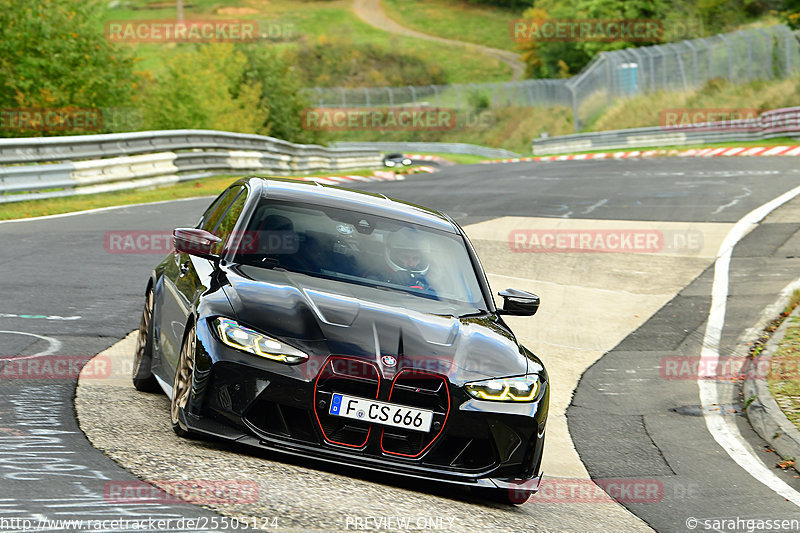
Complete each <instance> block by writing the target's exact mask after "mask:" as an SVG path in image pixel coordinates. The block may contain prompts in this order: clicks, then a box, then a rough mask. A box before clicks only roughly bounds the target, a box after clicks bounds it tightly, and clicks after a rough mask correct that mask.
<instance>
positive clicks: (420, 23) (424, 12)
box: [381, 0, 522, 52]
mask: <svg viewBox="0 0 800 533" xmlns="http://www.w3.org/2000/svg"><path fill="white" fill-rule="evenodd" d="M381 4H382V5H383V11H384V12H385V13H386V15H387V16H388V17H389V18H391V19H393V20H394V21H396V22H397V23H399V24H402V25H403V26H406V27H408V28H411V29H414V30H417V31H419V32H422V33H427V34H428V35H435V36H437V37H444V38H445V39H453V40H455V41H466V42H471V43H476V44H482V45H484V46H490V47H492V48H499V49H501V50H508V51H511V52H516V51H517V50H516V43H515V42H514V41H513V40H512V39H511V34H510V31H509V28H510V24H511V21H513V20H514V19H519V18H522V13H521V12H516V11H513V10H508V9H502V8H499V7H491V6H487V5H479V4H470V3H468V2H465V1H463V0H383V2H381Z"/></svg>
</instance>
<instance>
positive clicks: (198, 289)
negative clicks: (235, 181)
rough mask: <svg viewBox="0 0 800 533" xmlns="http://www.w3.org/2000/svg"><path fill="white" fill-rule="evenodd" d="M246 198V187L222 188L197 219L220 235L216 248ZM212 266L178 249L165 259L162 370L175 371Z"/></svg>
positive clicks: (209, 230)
mask: <svg viewBox="0 0 800 533" xmlns="http://www.w3.org/2000/svg"><path fill="white" fill-rule="evenodd" d="M246 199H247V190H246V187H245V186H244V185H234V186H232V187H230V188H228V189H227V190H226V191H225V192H223V193H222V194H221V195H220V196H219V197H218V198H217V200H216V201H215V202H214V203H213V204H212V205H211V207H210V208H209V209H208V210H207V211H206V213H205V214H204V215H203V217H202V218H201V219H200V222H199V223H198V225H197V227H198V228H200V229H204V230H206V231H208V232H210V233H213V234H214V235H217V236H218V237H220V238H222V239H223V242H222V243H220V245H219V251H221V250H222V246H223V245H224V243H225V239H226V238H228V237H229V235H230V229H232V228H233V226H234V225H235V223H236V220H238V218H239V216H240V215H241V212H242V208H243V207H244V204H245V201H246ZM229 228H230V229H229ZM215 268H216V267H215V265H214V263H213V262H212V261H209V260H208V259H203V258H200V257H195V256H192V255H189V254H186V253H179V252H177V251H175V252H173V254H172V257H171V258H170V259H169V260H168V261H167V266H166V268H165V269H164V276H163V281H164V284H163V286H164V290H163V304H162V308H161V316H160V319H161V324H160V326H161V327H160V330H161V337H162V339H161V353H162V355H163V361H162V363H163V364H164V365H165V368H164V374H166V375H168V376H172V375H174V373H175V368H176V366H177V363H178V357H179V355H180V349H181V345H182V343H183V335H184V332H185V331H186V322H187V320H188V318H189V315H190V314H191V313H192V312H193V311H194V309H195V306H196V304H197V301H198V299H199V298H200V295H201V294H203V293H204V292H205V291H206V290H208V287H209V286H210V281H211V276H212V274H213V273H214V269H215Z"/></svg>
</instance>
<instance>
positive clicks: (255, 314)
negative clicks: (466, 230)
mask: <svg viewBox="0 0 800 533" xmlns="http://www.w3.org/2000/svg"><path fill="white" fill-rule="evenodd" d="M226 277H227V280H226V283H223V289H224V291H225V293H226V295H227V296H228V299H229V300H230V302H231V305H232V307H233V311H234V313H235V315H236V316H235V318H236V320H238V321H239V322H240V323H242V324H246V325H248V326H250V327H252V328H255V329H257V330H259V331H261V332H263V333H266V334H268V335H271V336H274V337H276V338H279V339H282V340H285V341H286V342H288V343H290V344H293V345H295V346H297V347H298V348H300V349H303V350H304V351H306V353H308V354H309V355H311V356H312V357H315V358H327V357H328V356H329V355H345V356H350V357H357V358H363V359H366V360H369V361H373V362H375V363H376V365H377V366H378V367H379V368H381V371H382V372H383V374H384V375H385V376H387V377H391V375H393V374H394V373H396V372H399V371H400V370H402V369H404V368H416V369H420V370H427V371H431V372H436V373H439V374H445V375H447V376H448V377H449V378H450V381H451V382H453V383H456V384H463V383H464V382H468V381H476V380H481V379H487V378H492V377H504V376H518V375H522V374H525V373H527V371H528V368H529V364H530V362H531V360H529V357H532V356H530V355H526V353H528V354H529V352H526V350H525V349H524V348H522V347H521V346H519V345H518V343H517V342H516V339H515V338H514V336H513V334H512V333H511V332H510V331H509V330H508V329H507V327H506V326H505V324H503V322H502V321H501V320H500V319H499V317H497V316H496V315H493V314H488V315H484V316H482V317H465V318H456V317H453V316H442V315H436V314H432V313H427V312H422V311H419V310H414V309H409V308H408V307H409V306H408V305H405V306H404V305H403V304H404V303H406V304H408V302H409V300H408V299H415V300H418V299H419V297H416V296H411V295H405V294H400V293H397V292H395V291H385V290H382V289H376V288H372V287H364V286H361V285H357V284H351V283H345V282H341V281H335V280H328V279H323V278H315V277H311V276H307V275H304V274H299V273H293V272H287V271H282V270H270V269H263V268H256V267H241V266H240V267H233V268H230V269H228V270H227V272H226ZM412 303H417V302H414V301H412ZM384 356H391V358H385V357H384ZM392 358H394V360H395V362H396V364H395V365H394V366H392V365H391V363H392V361H391V359H392ZM386 362H388V363H389V364H388V365H387V364H386ZM537 362H538V361H537ZM535 366H538V365H535Z"/></svg>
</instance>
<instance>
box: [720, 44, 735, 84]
mask: <svg viewBox="0 0 800 533" xmlns="http://www.w3.org/2000/svg"><path fill="white" fill-rule="evenodd" d="M717 37H719V38H720V39H722V42H724V43H725V44H726V45H728V79H729V80H731V82H733V46H732V45H731V42H730V41H729V40H728V38H727V37H725V36H724V35H722V34H721V33H718V34H717Z"/></svg>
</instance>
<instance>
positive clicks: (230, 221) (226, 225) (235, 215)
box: [211, 187, 247, 243]
mask: <svg viewBox="0 0 800 533" xmlns="http://www.w3.org/2000/svg"><path fill="white" fill-rule="evenodd" d="M246 200H247V193H246V191H245V189H244V187H241V188H240V189H239V194H238V195H237V196H236V197H235V198H234V200H233V203H231V205H230V206H229V207H228V210H227V211H226V212H225V214H224V215H223V216H222V218H221V219H220V222H219V224H218V226H217V227H216V228H214V230H213V231H212V232H211V233H213V234H214V235H216V236H217V237H219V238H221V239H222V242H223V243H224V242H225V241H227V240H228V237H230V235H231V232H232V231H233V228H234V227H235V226H236V222H237V221H238V220H239V216H241V214H242V210H243V209H244V204H245V201H246Z"/></svg>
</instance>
